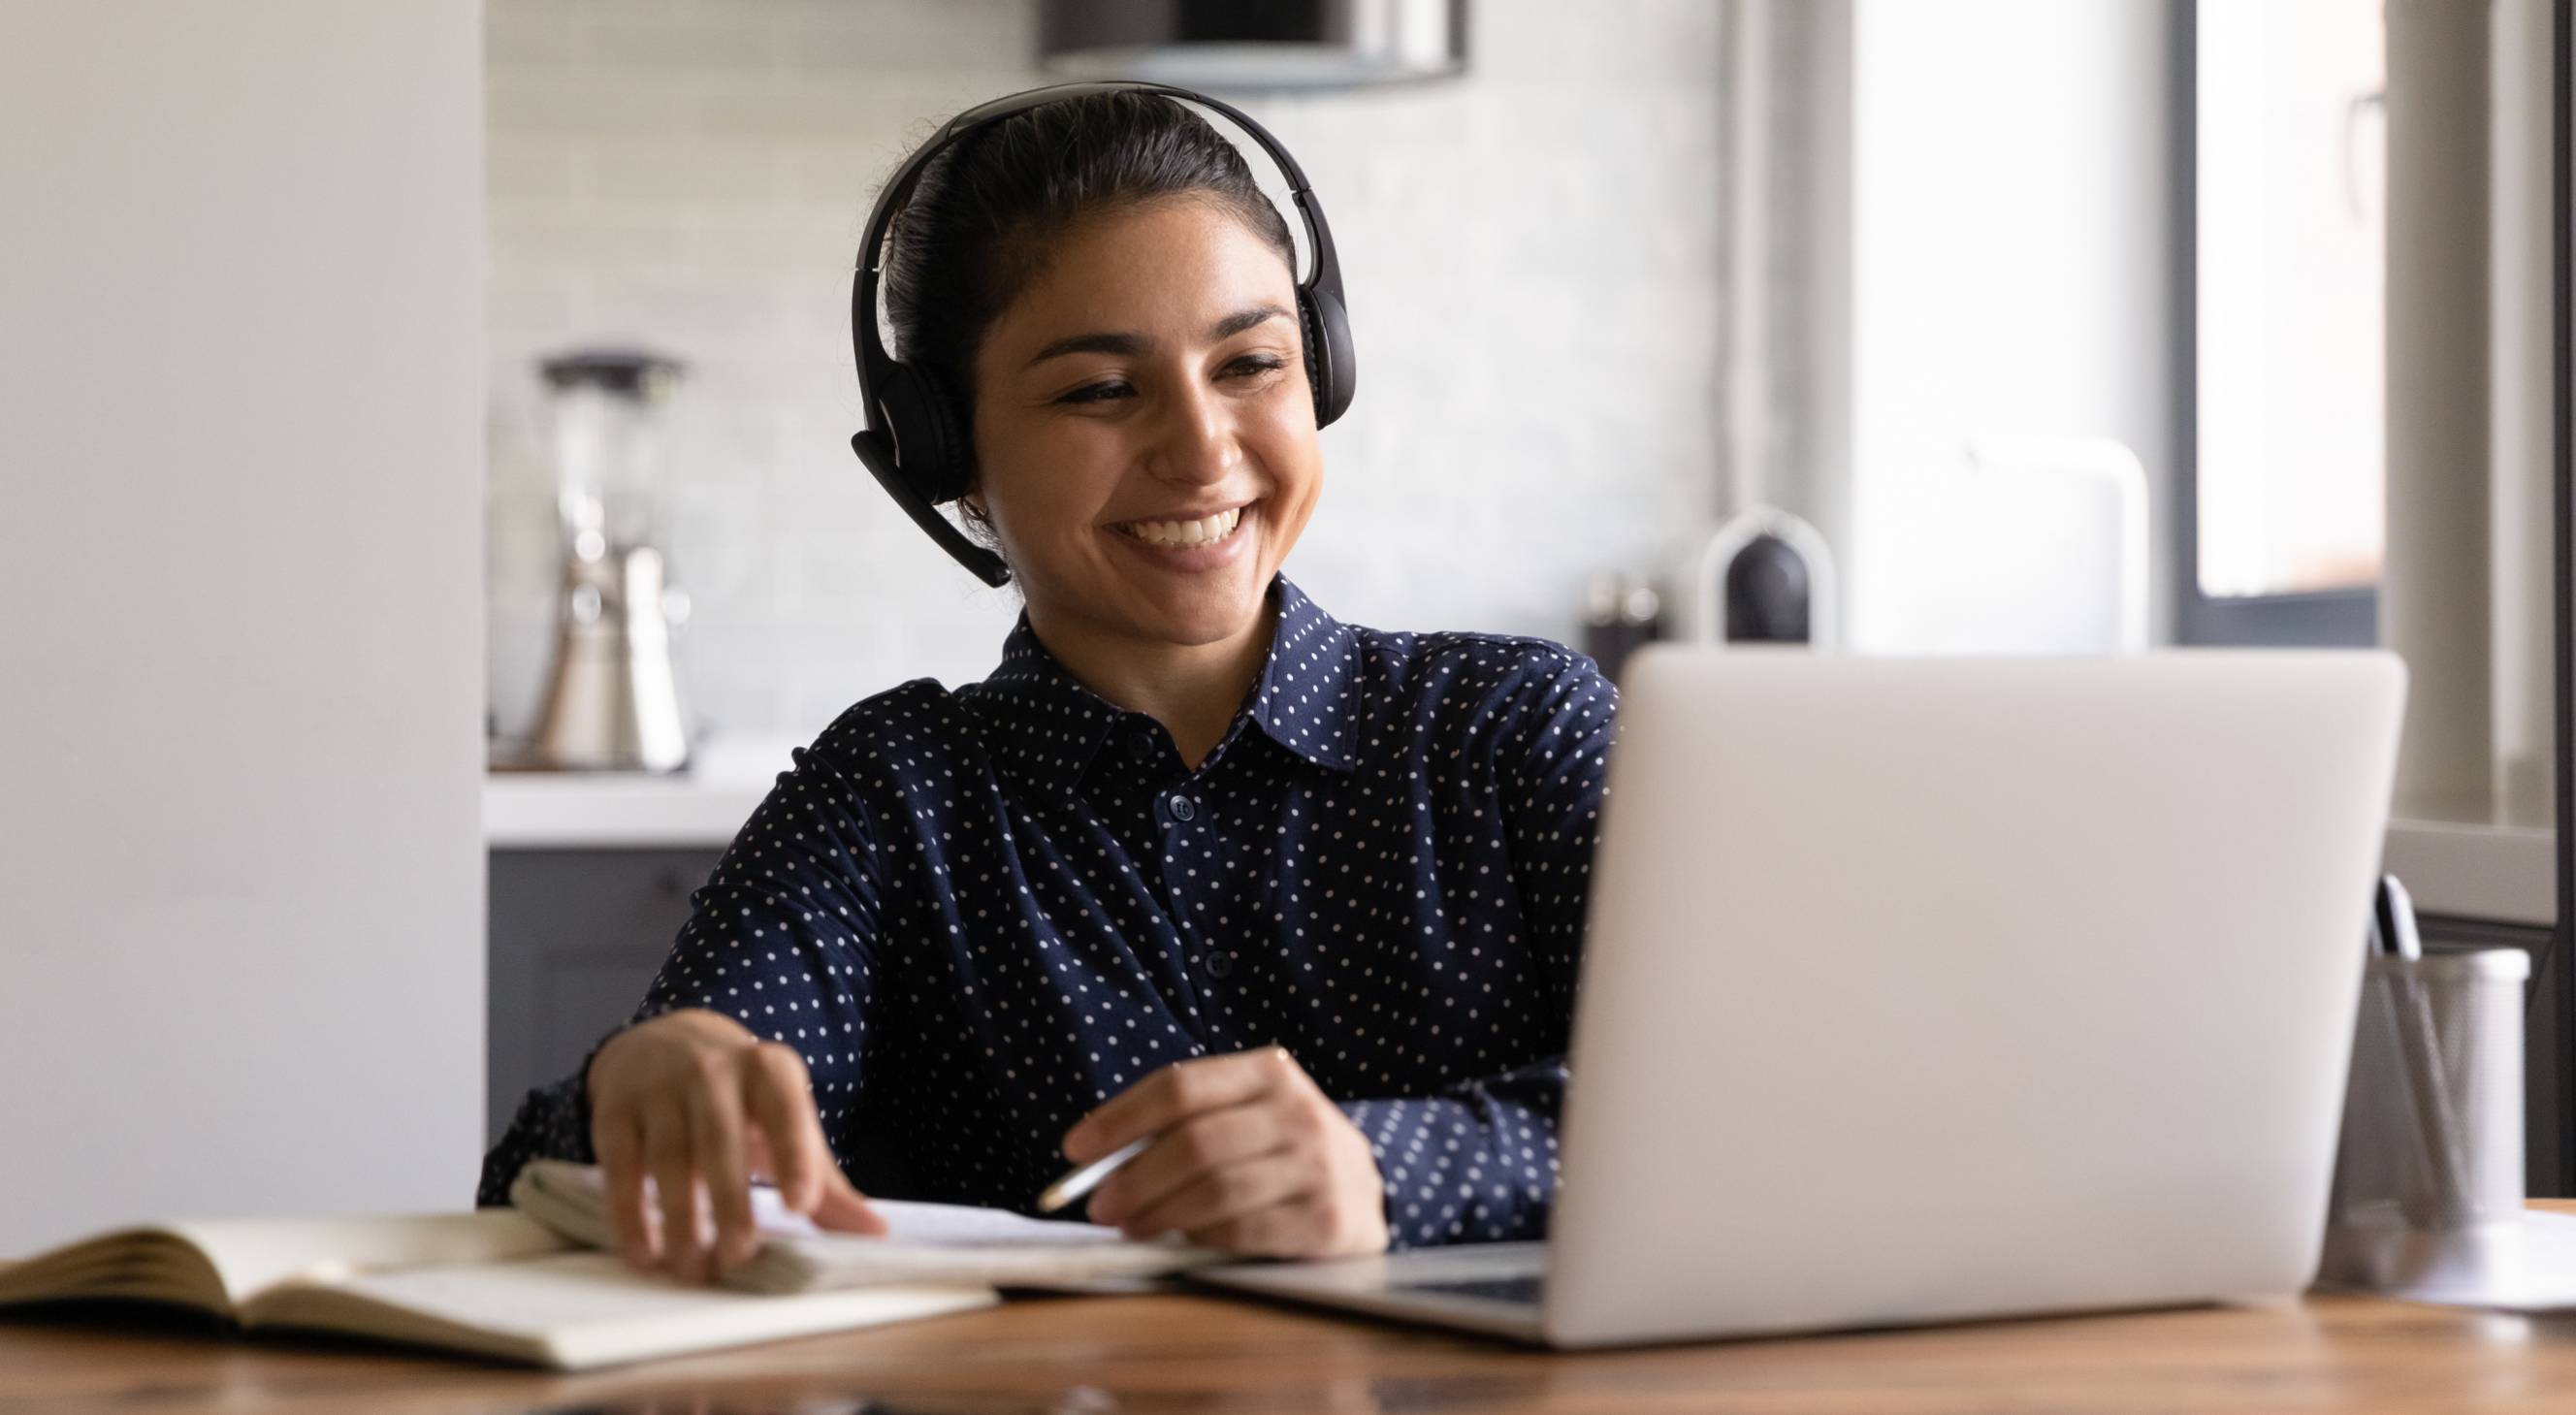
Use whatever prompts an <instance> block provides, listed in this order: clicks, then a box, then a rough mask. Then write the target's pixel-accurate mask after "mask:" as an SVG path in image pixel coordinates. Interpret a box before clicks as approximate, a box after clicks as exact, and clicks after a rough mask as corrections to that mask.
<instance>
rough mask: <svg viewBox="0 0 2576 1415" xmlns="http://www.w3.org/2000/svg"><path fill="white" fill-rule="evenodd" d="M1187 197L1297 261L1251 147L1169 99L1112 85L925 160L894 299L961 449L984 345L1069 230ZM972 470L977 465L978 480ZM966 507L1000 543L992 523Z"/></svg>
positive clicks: (890, 236) (904, 351)
mask: <svg viewBox="0 0 2576 1415" xmlns="http://www.w3.org/2000/svg"><path fill="white" fill-rule="evenodd" d="M1181 198H1188V199H1195V200H1199V201H1205V202H1208V203H1210V204H1212V205H1214V206H1215V207H1217V208H1218V209H1219V210H1221V211H1224V212H1225V213H1226V214H1228V215H1230V216H1233V217H1234V218H1235V219H1237V220H1239V221H1241V222H1243V224H1244V225H1245V226H1246V227H1247V228H1248V229H1250V230H1251V231H1252V233H1253V234H1254V235H1256V236H1259V237H1260V238H1261V239H1262V240H1264V241H1266V242H1268V243H1269V244H1270V246H1271V247H1272V248H1273V249H1275V250H1277V251H1278V252H1279V257H1280V259H1282V260H1284V261H1286V262H1287V263H1288V268H1289V270H1290V271H1291V272H1292V273H1293V272H1294V271H1295V270H1296V268H1297V252H1296V247H1295V245H1294V244H1292V243H1291V241H1290V239H1289V235H1288V223H1287V222H1286V221H1284V220H1282V219H1281V218H1280V215H1279V210H1278V208H1276V207H1274V206H1272V205H1271V204H1270V199H1269V198H1268V197H1267V196H1265V195H1263V193H1262V191H1261V187H1260V184H1259V183H1258V182H1256V181H1254V180H1253V176H1252V171H1251V169H1250V168H1249V167H1248V166H1246V165H1245V163H1244V160H1243V154H1242V153H1240V152H1238V151H1236V150H1235V147H1234V144H1232V143H1230V142H1228V141H1226V139H1225V138H1224V136H1223V135H1221V134H1219V133H1218V132H1217V130H1216V129H1215V128H1214V127H1212V126H1210V125H1209V123H1208V121H1207V120H1206V119H1204V118H1202V117H1200V116H1199V115H1198V114H1197V113H1196V112H1194V111H1192V110H1191V109H1189V108H1187V107H1185V106H1183V105H1182V104H1180V103H1179V102H1177V101H1175V100H1173V99H1172V98H1170V97H1168V96H1166V95H1163V94H1159V93H1137V92H1127V91H1112V92H1108V93H1093V94H1085V95H1082V96H1080V97H1077V98H1067V99H1060V100H1058V101H1056V102H1053V103H1046V104H1041V105H1039V106H1038V107H1035V108H1031V109H1028V110H1026V111H1024V112H1020V113H1014V114H1012V115H1011V116H1010V117H1008V118H1004V119H1002V120H1001V121H1000V122H998V123H994V124H992V125H991V126H989V127H986V128H983V129H980V130H978V131H976V132H974V133H972V134H970V135H968V136H967V137H966V138H964V139H963V140H961V141H959V142H957V143H954V144H952V145H951V146H950V147H949V148H948V149H947V150H946V151H944V152H941V153H940V154H939V155H938V156H936V157H934V158H932V159H931V160H930V162H929V163H928V165H926V166H924V167H923V168H922V170H921V178H920V180H919V181H918V182H916V183H915V184H914V186H913V189H912V195H911V197H910V198H909V199H908V200H907V201H906V202H905V203H904V206H903V209H902V210H901V211H899V212H897V213H896V214H895V217H894V220H893V221H892V223H891V224H890V225H889V226H888V228H887V236H886V253H885V274H884V277H883V304H884V307H885V311H886V319H887V321H888V323H889V324H890V325H891V326H892V329H893V333H894V350H893V351H894V353H895V355H896V357H898V358H900V359H902V360H903V361H904V362H905V363H907V364H910V365H911V366H913V367H914V368H915V369H918V370H920V371H921V372H923V373H925V374H927V375H928V376H929V377H930V379H931V380H932V381H933V383H934V384H935V385H936V386H937V387H938V389H939V391H940V393H941V394H942V395H943V396H944V397H945V398H946V399H947V401H948V405H949V407H950V408H952V409H953V410H954V411H955V412H956V414H957V420H958V428H959V431H960V432H961V433H964V434H966V439H965V440H966V442H967V443H968V445H967V446H965V447H961V448H960V449H958V450H959V452H960V453H961V454H962V455H965V456H967V457H968V458H970V459H971V458H972V457H973V455H974V453H973V447H972V442H973V437H972V429H973V427H974V418H975V403H974V399H975V356H976V353H977V351H978V350H979V349H981V348H982V346H983V343H984V336H985V335H986V334H987V333H989V332H990V331H991V330H992V327H993V323H994V321H995V320H998V319H1000V318H1001V316H1002V312H1003V311H1004V310H1007V309H1009V308H1010V307H1011V302H1012V301H1014V300H1016V299H1018V298H1019V296H1020V293H1021V292H1022V291H1023V290H1026V289H1027V288H1028V287H1029V285H1030V284H1031V283H1032V282H1034V281H1035V280H1036V279H1037V278H1038V277H1039V276H1040V275H1041V274H1043V273H1044V272H1045V270H1046V268H1047V263H1048V260H1049V259H1050V257H1051V255H1052V253H1053V252H1054V251H1055V250H1056V249H1057V248H1058V244H1059V242H1060V241H1061V240H1062V238H1063V237H1064V236H1065V235H1066V234H1067V233H1069V232H1071V231H1072V230H1073V229H1074V228H1075V227H1077V226H1079V225H1081V224H1083V223H1085V222H1087V221H1091V220H1094V219H1096V218H1098V217H1101V216H1105V215H1109V214H1112V213H1116V212H1121V211H1125V210H1128V209H1130V208H1132V207H1135V206H1138V205H1141V204H1144V203H1148V202H1155V201H1163V200H1172V199H1181ZM972 476H973V470H972V468H971V463H970V484H971V478H972ZM963 509H966V510H967V514H968V519H969V521H970V522H975V523H977V524H976V529H977V530H978V531H979V532H981V533H982V535H983V537H984V538H985V540H986V541H987V543H988V544H989V543H990V542H991V540H992V531H991V527H990V526H989V525H985V524H982V523H981V518H979V517H976V516H975V515H974V514H973V512H972V509H971V508H963Z"/></svg>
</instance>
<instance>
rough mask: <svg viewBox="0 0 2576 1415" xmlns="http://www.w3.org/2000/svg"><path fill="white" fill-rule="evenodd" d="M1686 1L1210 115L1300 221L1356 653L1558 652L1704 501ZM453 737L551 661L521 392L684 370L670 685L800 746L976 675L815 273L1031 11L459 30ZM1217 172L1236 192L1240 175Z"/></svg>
mask: <svg viewBox="0 0 2576 1415" xmlns="http://www.w3.org/2000/svg"><path fill="white" fill-rule="evenodd" d="M1718 8H1719V7H1718V6H1717V4H1716V3H1714V0H1600V3H1594V4H1587V5H1583V6H1579V7H1578V6H1566V5H1563V4H1558V3H1548V0H1479V2H1478V3H1477V4H1476V5H1475V6H1474V8H1473V14H1472V17H1471V24H1472V29H1471V33H1470V46H1471V56H1470V64H1469V67H1470V73H1469V75H1468V76H1467V77H1466V78H1463V79H1460V80H1456V81H1445V82H1439V83H1432V84H1423V85H1417V86H1406V87H1401V88H1391V89H1382V90H1362V91H1349V92H1340V93H1332V94H1323V95H1309V96H1281V95H1268V96H1251V97H1246V98H1241V99H1238V100H1233V101H1237V102H1238V103H1239V105H1240V106H1241V107H1243V108H1244V109H1245V111H1247V112H1249V113H1251V114H1252V115H1253V116H1254V117H1255V118H1257V119H1259V120H1260V121H1261V122H1262V123H1263V124H1264V125H1265V126H1267V127H1269V128H1270V129H1271V130H1272V131H1273V132H1274V133H1276V134H1277V135H1278V136H1279V137H1280V139H1281V140H1282V141H1283V142H1285V143H1286V144H1287V145H1288V147H1289V149H1290V151H1292V152H1293V153H1295V154H1296V156H1297V159H1298V161H1299V163H1300V164H1301V165H1302V166H1303V167H1304V168H1305V169H1306V172H1307V174H1308V176H1309V177H1310V178H1311V179H1312V180H1313V182H1314V184H1315V189H1316V191H1317V194H1318V195H1319V197H1320V198H1321V199H1322V201H1323V203H1324V206H1325V209H1326V211H1327V213H1328V214H1329V215H1330V216H1331V218H1332V223H1333V231H1334V236H1335V239H1336V243H1337V245H1338V247H1339V249H1340V252H1341V258H1342V264H1343V271H1344V278H1345V283H1346V287H1347V289H1348V291H1349V294H1350V299H1351V307H1352V317H1353V325H1354V329H1355V332H1356V336H1357V343H1358V351H1359V356H1360V369H1361V378H1360V390H1361V391H1360V394H1359V397H1358V400H1357V401H1356V402H1355V403H1354V405H1353V406H1352V409H1351V411H1350V413H1349V414H1348V415H1347V416H1346V417H1344V419H1343V420H1342V421H1341V422H1340V423H1338V424H1336V425H1335V426H1334V427H1332V428H1330V429H1328V430H1326V432H1325V433H1324V455H1325V477H1326V479H1325V489H1324V495H1323V500H1322V502H1321V504H1320V505H1319V507H1318V509H1317V512H1316V516H1315V519H1314V521H1313V522H1312V523H1311V524H1310V526H1309V527H1308V529H1307V532H1306V536H1305V539H1304V540H1303V541H1302V542H1301V543H1300V545H1299V547H1298V549H1297V551H1296V552H1295V553H1294V554H1293V555H1292V556H1291V557H1290V559H1289V562H1288V569H1289V572H1290V573H1291V574H1293V575H1295V576H1296V577H1297V578H1298V580H1299V582H1300V583H1301V584H1304V585H1305V586H1307V587H1308V588H1309V589H1310V590H1312V591H1313V592H1314V594H1315V595H1316V597H1317V599H1318V600H1319V601H1320V602H1322V603H1323V604H1324V605H1325V606H1326V607H1327V608H1328V609H1331V610H1332V611H1333V612H1335V613H1336V614H1339V615H1342V616H1343V617H1345V618H1349V619H1354V620H1358V621H1360V622H1365V623H1373V624H1379V625H1383V626H1386V627H1391V628H1419V629H1431V628H1475V629H1487V630H1495V631H1501V632H1509V633H1534V634H1545V635H1548V636H1550V637H1554V638H1558V639H1563V640H1567V641H1572V640H1573V639H1575V638H1576V637H1577V636H1578V634H1579V628H1578V624H1579V617H1578V616H1579V609H1578V606H1579V603H1580V598H1581V593H1582V588H1583V584H1584V581H1585V580H1586V578H1587V577H1588V576H1589V575H1591V574H1592V573H1593V572H1594V571H1596V570H1601V569H1605V568H1612V567H1617V566H1624V565H1635V564H1640V563H1642V562H1643V561H1644V560H1645V559H1647V558H1648V557H1650V556H1653V555H1655V554H1658V553H1659V552H1660V551H1661V550H1662V549H1663V548H1664V547H1667V546H1669V545H1671V544H1673V543H1675V542H1676V541H1677V540H1678V539H1679V538H1680V536H1681V535H1682V534H1683V533H1684V532H1686V531H1687V529H1688V528H1690V527H1691V526H1694V525H1696V524H1699V523H1700V522H1701V521H1702V518H1704V517H1705V515H1706V514H1707V510H1708V507H1709V506H1710V505H1711V504H1712V501H1713V498H1714V495H1715V485H1714V484H1715V479H1716V468H1717V465H1718V456H1719V448H1718V423H1717V412H1716V405H1715V394H1716V388H1717V357H1718V352H1719V310H1718V298H1719V278H1720V270H1719V255H1720V233H1719V229H1718V220H1719V206H1718V182H1719V170H1718V162H1719V152H1720V144H1719V137H1720V134H1719V123H1720V108H1719V91H1718V74H1719V70H1720V65H1719V55H1718V24H1717V14H1718ZM486 16H487V25H486V31H485V33H486V46H487V59H488V66H489V84H488V89H487V99H486V101H487V116H488V121H489V141H488V158H487V161H488V166H487V172H486V184H487V191H488V196H489V201H490V215H489V222H490V235H491V257H492V258H491V266H490V283H489V287H488V291H489V300H490V310H489V315H490V320H489V324H490V331H491V333H490V338H491V343H492V348H491V359H492V362H491V395H492V399H493V418H492V427H493V458H492V473H491V475H492V482H491V491H490V498H489V507H490V520H491V540H490V571H491V656H492V693H493V707H494V710H495V713H496V716H497V718H498V721H499V723H500V725H501V726H502V728H503V730H505V731H510V732H516V731H520V730H524V728H525V726H526V725H527V723H528V721H529V720H530V719H531V718H532V717H533V715H534V713H535V709H536V698H537V694H538V692H539V691H540V689H541V687H542V674H543V671H544V667H545V659H546V655H547V652H548V650H549V640H550V634H551V613H552V593H553V576H554V563H553V554H554V550H553V540H552V534H553V532H552V525H551V520H550V517H551V514H552V512H551V490H550V487H549V484H548V481H547V474H546V465H545V458H544V448H543V445H542V443H541V441H540V440H539V436H538V427H537V417H538V413H539V393H538V386H537V379H536V375H535V369H534V360H535V359H536V358H538V357H540V356H541V355H543V354H546V353H549V352H553V351H556V350H559V349H562V348H566V347H569V346H572V345H576V344H581V343H588V342H603V341H612V340H619V341H622V340H634V341H641V342H645V343H648V344H650V345H652V346H654V347H656V348H660V349H663V350H665V351H667V352H670V353H672V354H675V355H677V356H679V357H680V358H682V359H684V360H686V361H687V362H688V364H689V367H690V372H689V376H688V378H687V379H686V381H685V382H684V384H683V386H682V388H681V392H680V397H679V400H678V403H677V405H676V407H675V410H674V419H673V421H674V428H673V432H674V436H675V441H676V444H677V445H676V447H675V456H674V464H673V465H674V470H675V480H676V483H677V485H676V489H675V492H674V495H673V498H672V502H673V504H672V518H673V527H672V532H671V536H670V541H671V544H670V551H671V556H672V570H673V574H674V577H675V579H676V580H677V581H678V582H679V583H681V584H683V585H684V586H685V587H686V588H687V589H688V591H689V593H690V595H691V597H692V599H693V601H694V604H695V610H696V612H695V615H694V618H693V620H692V622H691V623H690V624H689V626H688V627H687V628H686V629H685V630H684V631H683V632H682V634H681V636H680V639H679V647H678V650H677V652H678V654H679V657H680V661H681V665H682V671H683V672H684V673H685V674H686V675H687V688H688V691H689V693H690V695H691V697H692V699H693V701H694V702H695V704H696V706H697V707H698V708H699V710H700V711H701V712H702V713H703V714H704V716H705V717H706V719H707V720H708V722H709V724H710V725H711V726H712V727H714V728H716V729H717V730H721V731H727V732H733V733H745V734H760V735H769V734H776V735H786V736H795V737H800V738H801V737H808V736H810V735H812V734H813V733H814V732H816V731H818V730H820V728H821V727H822V726H823V725H824V723H826V722H828V721H829V720H830V719H831V717H832V716H833V715H834V714H836V713H837V712H839V711H840V709H841V708H843V707H845V706H847V705H848V704H849V703H850V702H852V701H854V700H856V699H858V698H860V697H863V696H865V695H867V694H869V693H872V692H875V691H877V690H879V689H881V688H885V687H888V686H891V685H892V684H894V683H898V682H901V681H903V680H904V679H907V678H913V677H918V676H923V675H929V676H934V677H938V678H941V679H943V680H945V681H947V682H949V683H952V684H954V683H958V682H961V681H965V680H968V679H972V678H976V677H980V676H982V675H983V674H984V673H985V672H986V671H987V670H988V669H990V668H991V666H992V664H993V662H994V660H995V658H996V656H997V654H998V651H999V649H1000V645H1001V639H1002V636H1003V634H1004V633H1005V632H1007V630H1008V628H1009V626H1010V623H1011V620H1012V617H1013V616H1014V615H1015V614H1016V613H1017V608H1018V605H1017V601H1016V599H1015V598H1014V597H1013V596H1012V595H1011V593H1010V592H1009V591H1006V590H1005V591H996V590H991V589H987V588H985V587H984V586H983V585H982V584H981V583H980V582H978V581H976V580H974V579H973V578H972V577H970V576H968V575H967V574H966V573H965V572H964V571H962V570H960V569H957V568H956V567H955V566H953V565H951V564H950V563H949V562H948V560H947V559H946V557H944V556H943V555H941V554H940V553H939V551H938V550H937V548H936V547H934V546H933V545H931V543H930V542H929V541H928V539H927V538H925V537H923V536H922V535H921V534H920V533H919V532H918V531H917V530H915V529H914V528H913V527H912V525H911V524H910V522H909V521H908V520H906V519H905V517H904V515H903V513H902V512H901V511H899V510H897V509H896V508H895V507H894V506H893V505H892V503H890V502H888V501H886V500H885V499H884V498H883V496H882V495H881V494H880V493H879V492H878V491H877V489H876V487H875V484H874V483H873V481H872V480H871V479H870V478H869V477H868V475H867V473H866V471H865V469H863V468H862V467H860V465H859V464H858V462H857V460H856V459H855V458H853V457H852V456H851V455H850V451H849V446H848V439H849V435H850V433H851V432H852V431H853V430H855V429H856V427H857V426H858V425H859V415H858V400H857V387H856V381H855V378H854V376H853V374H852V372H851V367H850V350H849V329H848V319H847V305H848V299H849V270H850V264H851V258H852V256H853V254H854V252H855V249H856V244H857V236H858V228H859V226H860V224H861V223H862V221H863V220H864V219H865V216H866V213H867V208H868V205H869V202H870V200H871V199H872V198H873V196H874V193H875V189H876V186H877V184H878V183H879V182H880V181H881V180H882V179H883V177H884V176H885V175H886V173H887V172H888V171H890V170H891V169H892V168H893V166H894V165H895V164H896V163H897V162H898V161H899V160H900V159H901V158H902V156H903V155H904V153H905V152H906V151H907V150H908V149H909V147H910V145H911V144H912V143H913V142H915V141H918V140H919V139H920V138H921V137H923V136H926V135H927V134H928V133H929V132H930V131H931V130H932V129H933V128H935V126H936V125H937V124H938V123H939V122H941V121H944V120H945V119H946V118H947V117H948V116H949V115H951V114H953V113H954V112H956V111H957V110H958V109H960V108H963V107H966V106H968V105H970V104H973V103H977V102H981V101H983V100H985V99H988V98H992V97H995V96H998V95H1000V94H1004V93H1009V92H1013V91H1015V90H1018V89H1022V88H1028V87H1032V86H1034V85H1037V84H1040V83H1044V82H1047V81H1048V79H1047V78H1046V76H1044V75H1042V74H1040V73H1039V72H1038V71H1037V70H1036V68H1035V65H1034V63H1033V60H1032V56H1033V54H1034V52H1035V43H1036V23H1037V20H1036V9H1035V6H1034V4H1033V3H1031V0H489V3H488V4H487V6H486ZM1254 167H1255V170H1256V171H1263V172H1265V179H1266V169H1265V168H1264V166H1263V164H1262V163H1261V162H1260V161H1259V160H1255V162H1254Z"/></svg>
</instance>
